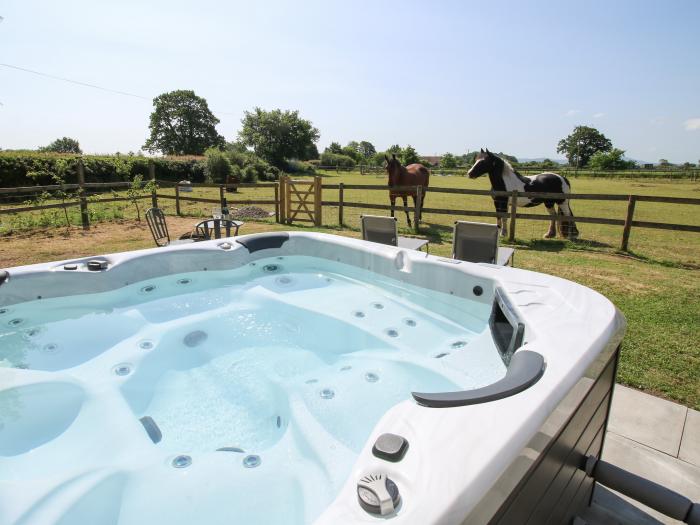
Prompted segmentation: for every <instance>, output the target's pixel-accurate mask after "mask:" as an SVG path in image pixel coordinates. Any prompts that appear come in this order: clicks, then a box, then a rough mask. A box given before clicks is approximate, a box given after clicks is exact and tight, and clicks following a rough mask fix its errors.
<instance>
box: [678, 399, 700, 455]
mask: <svg viewBox="0 0 700 525" xmlns="http://www.w3.org/2000/svg"><path fill="white" fill-rule="evenodd" d="M678 457H679V458H680V459H682V460H683V461H687V462H688V463H691V464H693V465H695V466H696V467H700V412H698V411H697V410H692V409H690V408H689V409H688V415H687V416H686V417H685V428H684V429H683V437H682V438H681V449H680V451H679V452H678Z"/></svg>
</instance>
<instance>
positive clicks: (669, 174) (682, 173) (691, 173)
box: [315, 164, 700, 181]
mask: <svg viewBox="0 0 700 525" xmlns="http://www.w3.org/2000/svg"><path fill="white" fill-rule="evenodd" d="M469 168H471V166H458V167H456V168H441V167H439V166H437V167H432V168H430V170H431V171H432V172H433V174H435V175H438V176H440V175H453V176H465V175H466V174H467V171H469ZM315 169H316V170H319V171H326V172H328V171H335V172H336V173H340V172H352V171H359V172H360V174H361V175H365V174H367V175H369V174H372V173H385V172H386V168H384V167H383V166H367V165H364V164H358V165H356V166H353V167H347V166H315ZM516 169H517V170H518V172H520V173H522V174H523V175H533V174H536V173H543V172H545V171H555V172H556V173H559V174H560V175H564V176H567V177H574V178H575V177H593V178H608V177H610V178H612V177H618V178H635V177H637V178H659V179H661V178H669V179H689V180H691V181H696V180H698V179H700V170H699V169H698V168H682V167H672V168H653V169H651V168H636V169H626V170H594V169H588V168H572V167H571V166H567V165H565V164H562V165H557V166H554V167H551V168H543V167H538V166H516Z"/></svg>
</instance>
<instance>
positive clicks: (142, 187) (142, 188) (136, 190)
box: [126, 175, 156, 222]
mask: <svg viewBox="0 0 700 525" xmlns="http://www.w3.org/2000/svg"><path fill="white" fill-rule="evenodd" d="M155 184H156V183H155V181H152V180H150V181H148V182H147V183H146V184H144V183H143V175H135V176H134V179H133V180H132V181H131V186H129V189H128V190H126V196H127V198H128V199H129V202H131V204H133V205H134V207H135V208H136V220H138V221H139V222H141V208H140V207H139V199H140V198H141V197H143V196H144V195H145V194H146V193H150V192H151V191H153V190H154V189H156V185H155Z"/></svg>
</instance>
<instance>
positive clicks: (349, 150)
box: [341, 142, 362, 162]
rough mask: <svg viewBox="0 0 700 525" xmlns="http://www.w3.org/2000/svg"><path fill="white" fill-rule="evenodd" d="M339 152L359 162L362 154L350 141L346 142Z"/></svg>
mask: <svg viewBox="0 0 700 525" xmlns="http://www.w3.org/2000/svg"><path fill="white" fill-rule="evenodd" d="M355 144H357V142H355ZM341 153H342V154H343V155H346V156H348V157H350V158H351V159H352V160H354V161H355V162H359V161H360V160H362V155H360V152H359V151H357V149H356V148H355V147H353V143H352V142H351V143H350V144H348V145H347V146H345V147H344V148H343V151H342V152H341Z"/></svg>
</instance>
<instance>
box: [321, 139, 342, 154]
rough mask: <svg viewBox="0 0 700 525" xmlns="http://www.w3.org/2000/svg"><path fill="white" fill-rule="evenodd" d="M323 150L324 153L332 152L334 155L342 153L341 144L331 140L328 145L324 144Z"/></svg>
mask: <svg viewBox="0 0 700 525" xmlns="http://www.w3.org/2000/svg"><path fill="white" fill-rule="evenodd" d="M323 152H324V153H334V154H336V155H342V154H343V146H341V145H340V144H339V143H338V142H331V144H330V146H326V149H325V150H324V151H323Z"/></svg>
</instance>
